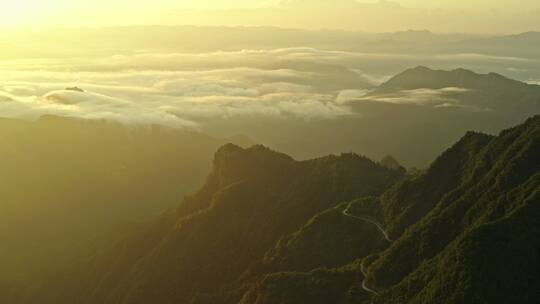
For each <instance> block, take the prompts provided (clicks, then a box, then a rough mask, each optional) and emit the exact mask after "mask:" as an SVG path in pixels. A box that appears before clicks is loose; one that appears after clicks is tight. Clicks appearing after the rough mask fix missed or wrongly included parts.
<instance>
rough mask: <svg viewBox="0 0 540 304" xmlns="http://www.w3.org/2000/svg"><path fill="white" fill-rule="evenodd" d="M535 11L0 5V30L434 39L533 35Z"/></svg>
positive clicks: (441, 5) (452, 5)
mask: <svg viewBox="0 0 540 304" xmlns="http://www.w3.org/2000/svg"><path fill="white" fill-rule="evenodd" d="M539 9H540V4H539V3H538V1H534V0H523V1H510V0H495V1H488V0H471V1H450V0H439V1H428V0H421V1H413V0H400V1H398V0H396V1H354V0H337V1H322V0H274V1H272V0H259V1H246V0H234V1H222V0H206V1H196V2H194V1H185V0H184V1H173V0H161V1H149V0H139V1H128V0H118V1H105V0H94V1H89V0H78V1H68V0H50V1H40V0H23V1H17V2H13V1H5V0H4V1H2V11H1V12H0V20H1V21H0V26H9V27H14V26H15V27H18V26H24V27H32V28H37V27H40V28H41V27H44V26H47V27H55V26H64V27H65V26H68V27H74V26H111V25H186V24H190V25H215V26H220V25H227V26H279V27H294V28H308V29H320V28H332V29H346V30H360V31H368V32H384V31H396V30H403V29H429V30H432V31H438V32H475V33H513V32H521V31H526V30H533V29H539V28H540V21H539V19H538V18H537V16H538V14H539ZM126 12H128V13H126ZM381 20H388V21H385V22H381ZM456 20H459V22H456Z"/></svg>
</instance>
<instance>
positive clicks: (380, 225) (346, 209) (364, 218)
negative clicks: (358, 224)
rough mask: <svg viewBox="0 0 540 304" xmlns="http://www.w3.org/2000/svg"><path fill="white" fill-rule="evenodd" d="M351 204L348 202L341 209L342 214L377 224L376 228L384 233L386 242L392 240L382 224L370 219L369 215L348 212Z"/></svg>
mask: <svg viewBox="0 0 540 304" xmlns="http://www.w3.org/2000/svg"><path fill="white" fill-rule="evenodd" d="M351 205H352V203H349V205H348V206H347V208H345V210H343V215H345V216H348V217H352V218H355V219H358V220H361V221H364V222H368V223H371V224H373V225H375V226H377V229H379V231H380V232H381V233H382V234H383V235H384V238H385V239H386V240H387V241H388V242H392V239H391V238H390V236H389V235H388V232H386V230H384V226H383V225H382V224H381V223H379V222H377V221H376V220H374V219H372V218H370V217H367V216H360V215H352V214H351V213H350V212H349V209H350V208H351Z"/></svg>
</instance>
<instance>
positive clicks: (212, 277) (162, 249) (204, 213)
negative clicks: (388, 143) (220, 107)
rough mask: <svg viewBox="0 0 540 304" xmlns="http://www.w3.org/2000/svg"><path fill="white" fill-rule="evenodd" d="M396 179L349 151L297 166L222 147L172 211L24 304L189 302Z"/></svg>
mask: <svg viewBox="0 0 540 304" xmlns="http://www.w3.org/2000/svg"><path fill="white" fill-rule="evenodd" d="M402 176H403V172H402V171H401V170H391V169H387V168H385V167H383V166H380V165H378V164H377V163H375V162H373V161H371V160H369V159H366V158H363V157H360V156H357V155H354V154H343V155H341V156H329V157H325V158H320V159H314V160H310V161H303V162H297V161H295V160H293V159H292V158H290V157H288V156H286V155H284V154H280V153H276V152H273V151H271V150H269V149H267V148H265V147H262V146H255V147H252V148H250V149H242V148H239V147H237V146H234V145H226V146H224V147H222V148H221V149H220V150H219V151H218V152H217V153H216V155H215V160H214V167H213V170H212V173H211V174H210V175H209V177H208V179H207V182H206V185H205V186H204V187H203V188H202V189H201V190H200V191H199V192H198V193H196V194H195V195H193V196H191V197H188V198H186V200H185V201H184V203H183V204H182V205H181V206H180V207H179V208H178V209H177V210H176V211H175V212H174V213H173V214H171V213H170V214H166V215H164V216H163V217H162V218H160V219H157V220H156V221H155V222H154V223H153V224H149V225H148V226H147V227H146V228H143V231H142V232H139V233H135V234H134V236H133V237H132V238H128V239H126V240H125V241H124V242H122V243H120V244H119V245H118V246H116V247H115V248H112V249H111V250H110V251H107V252H105V253H104V254H103V255H101V256H100V257H98V258H96V259H95V260H93V261H92V262H90V263H89V264H88V265H83V266H81V268H79V269H74V271H73V272H72V273H71V274H69V275H67V276H66V277H65V278H64V279H62V278H59V279H58V280H57V281H56V282H58V283H57V284H58V285H57V288H55V287H51V285H48V286H45V287H44V288H43V289H42V290H41V292H42V293H38V294H37V295H36V297H35V298H34V299H36V300H34V302H32V301H29V302H30V303H73V301H74V299H77V301H78V303H148V302H149V301H151V302H152V303H179V302H180V303H189V302H190V301H191V300H197V299H199V298H200V297H204V295H205V294H208V295H211V294H216V293H219V291H221V290H223V289H224V288H225V287H226V286H227V285H229V284H230V283H232V282H234V281H235V280H237V279H239V278H240V276H241V275H242V274H243V273H244V272H245V271H246V270H247V269H248V268H249V267H250V266H251V265H253V264H254V263H255V262H256V261H258V260H260V259H261V258H262V257H263V256H264V254H265V252H267V251H268V250H269V249H270V248H272V247H273V246H274V245H275V244H276V242H278V240H279V239H280V238H282V237H283V236H286V235H288V234H291V233H293V232H294V231H296V230H297V229H299V228H300V227H302V225H303V224H304V223H305V222H307V221H308V220H309V219H310V218H311V217H313V216H314V215H316V214H318V213H320V212H322V211H324V210H327V209H328V208H334V207H336V206H337V205H338V204H339V203H340V202H343V201H347V200H351V199H353V198H355V197H361V196H369V195H378V194H380V193H382V192H383V191H384V190H386V189H387V188H388V187H389V186H390V185H392V184H393V183H394V182H395V181H397V180H398V179H400V178H401V177H402ZM351 224H352V225H353V226H354V225H356V223H351ZM349 255H351V254H349ZM73 277H77V278H80V279H78V280H75V281H74V280H71V278H73ZM81 282H82V283H81ZM225 289H226V288H225ZM55 290H56V291H55ZM66 290H68V291H67V292H66ZM197 301H198V300H197Z"/></svg>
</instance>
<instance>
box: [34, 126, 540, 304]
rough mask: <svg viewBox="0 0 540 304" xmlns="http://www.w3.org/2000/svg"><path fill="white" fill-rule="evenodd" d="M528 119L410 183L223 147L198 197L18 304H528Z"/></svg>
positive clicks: (362, 167) (358, 164)
mask: <svg viewBox="0 0 540 304" xmlns="http://www.w3.org/2000/svg"><path fill="white" fill-rule="evenodd" d="M539 155H540V117H538V116H536V117H533V118H531V119H529V120H527V121H526V122H525V123H524V124H522V125H519V126H517V127H514V128H512V129H509V130H506V131H503V132H501V133H500V134H499V135H498V136H489V135H484V134H481V133H475V132H470V133H467V134H466V135H465V136H464V137H463V138H462V139H461V140H459V141H458V142H457V143H455V144H454V145H453V146H452V147H451V148H449V149H448V150H447V151H445V152H444V153H442V154H441V155H440V156H439V157H438V158H437V159H436V160H435V161H434V162H433V163H432V165H431V166H430V167H429V168H428V169H427V170H426V171H425V172H423V173H418V174H414V175H409V176H405V175H404V172H403V170H402V169H401V168H397V169H390V168H387V167H385V166H383V165H379V164H377V163H375V162H372V161H370V160H369V159H367V158H364V157H360V156H357V155H354V154H343V155H341V156H329V157H325V158H319V159H314V160H309V161H302V162H298V161H295V160H293V159H292V158H290V157H288V156H286V155H284V154H280V153H277V152H273V151H271V150H269V149H267V148H265V147H262V146H255V147H252V148H249V149H242V148H240V147H237V146H234V145H226V146H224V147H222V148H221V149H219V151H218V152H217V153H216V154H215V158H214V166H213V169H212V171H211V174H210V175H209V176H208V178H207V181H206V184H205V186H204V187H203V188H202V189H201V190H200V191H198V192H197V193H196V194H194V195H193V196H190V197H187V198H186V199H185V200H184V202H183V203H182V204H181V205H180V206H179V207H178V208H177V209H176V210H174V211H171V212H168V213H165V214H163V215H162V216H160V217H159V218H157V219H155V220H154V221H152V222H150V223H148V224H147V225H146V226H144V227H140V228H139V229H138V230H137V231H133V234H132V235H131V236H130V237H128V238H125V239H124V240H123V241H122V242H120V243H118V244H117V245H116V246H114V247H112V248H109V249H107V250H104V251H102V252H101V253H100V254H98V255H97V256H95V257H93V258H91V259H90V260H89V261H88V262H87V263H82V264H79V265H78V266H76V267H74V268H72V269H71V271H70V272H67V273H65V275H64V276H59V277H57V278H56V279H55V280H51V281H50V282H49V283H48V284H45V285H43V286H42V288H41V289H40V290H39V291H37V292H35V293H33V294H32V295H31V296H29V297H28V298H27V299H26V300H25V301H24V302H25V303H40V304H42V303H60V304H61V303H158V304H159V303H194V304H195V303H197V304H203V303H208V304H209V303H212V304H215V303H218V304H219V303H223V304H225V303H226V304H229V303H231V304H232V303H234V304H238V303H241V304H285V303H291V304H292V303H321V304H322V303H351V304H352V303H537V302H538V300H539V299H540V298H539V294H538V290H540V276H539V275H538V273H540V259H539V256H540V243H539V241H540V158H539V157H538V156H539Z"/></svg>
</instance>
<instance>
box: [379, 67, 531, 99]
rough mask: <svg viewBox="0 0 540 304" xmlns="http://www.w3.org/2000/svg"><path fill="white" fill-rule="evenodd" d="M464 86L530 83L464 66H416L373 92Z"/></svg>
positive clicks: (482, 87) (479, 87) (498, 87)
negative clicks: (445, 68)
mask: <svg viewBox="0 0 540 304" xmlns="http://www.w3.org/2000/svg"><path fill="white" fill-rule="evenodd" d="M450 87H455V88H465V89H472V90H481V91H484V90H504V89H508V88H509V87H512V88H516V87H530V85H528V84H526V83H523V82H520V81H516V80H512V79H509V78H507V77H505V76H503V75H500V74H497V73H489V74H479V73H475V72H473V71H471V70H467V69H464V68H458V69H454V70H451V71H447V70H434V69H431V68H428V67H425V66H418V67H415V68H411V69H408V70H405V71H404V72H402V73H400V74H398V75H396V76H394V77H392V78H391V79H390V80H388V81H387V82H385V83H383V84H382V85H380V86H379V87H378V88H377V89H376V90H375V91H374V92H375V93H394V92H399V91H402V90H416V89H443V88H450Z"/></svg>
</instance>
